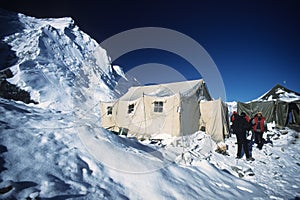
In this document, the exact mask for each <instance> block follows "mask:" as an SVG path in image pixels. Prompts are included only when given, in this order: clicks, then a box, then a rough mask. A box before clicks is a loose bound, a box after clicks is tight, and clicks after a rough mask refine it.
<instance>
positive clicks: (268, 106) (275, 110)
mask: <svg viewBox="0 0 300 200" xmlns="http://www.w3.org/2000/svg"><path fill="white" fill-rule="evenodd" d="M237 107H238V112H239V113H241V112H245V113H246V114H247V115H249V116H254V115H255V114H256V113H257V112H259V111H260V112H262V113H263V115H264V117H265V118H266V121H267V122H273V121H275V123H276V125H277V126H278V127H284V126H286V125H288V124H294V125H296V126H300V112H299V110H300V94H299V93H297V92H294V91H292V90H289V89H287V88H285V87H283V86H281V85H276V86H275V87H273V88H272V89H271V90H269V91H268V92H267V93H265V94H264V95H263V96H261V97H260V98H258V99H257V100H255V101H252V102H248V103H242V102H238V104H237Z"/></svg>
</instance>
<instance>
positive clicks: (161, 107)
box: [154, 101, 164, 112]
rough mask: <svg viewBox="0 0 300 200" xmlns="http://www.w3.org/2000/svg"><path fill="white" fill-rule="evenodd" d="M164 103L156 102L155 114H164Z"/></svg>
mask: <svg viewBox="0 0 300 200" xmlns="http://www.w3.org/2000/svg"><path fill="white" fill-rule="evenodd" d="M163 107H164V103H163V102H162V101H155V102H154V112H163Z"/></svg>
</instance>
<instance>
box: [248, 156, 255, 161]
mask: <svg viewBox="0 0 300 200" xmlns="http://www.w3.org/2000/svg"><path fill="white" fill-rule="evenodd" d="M246 160H247V161H254V160H255V159H254V158H252V157H250V158H246Z"/></svg>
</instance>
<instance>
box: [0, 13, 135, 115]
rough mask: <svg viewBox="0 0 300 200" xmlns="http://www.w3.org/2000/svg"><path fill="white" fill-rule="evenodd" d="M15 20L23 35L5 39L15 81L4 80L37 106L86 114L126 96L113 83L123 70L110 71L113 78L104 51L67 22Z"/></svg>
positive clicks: (20, 16) (108, 59)
mask: <svg viewBox="0 0 300 200" xmlns="http://www.w3.org/2000/svg"><path fill="white" fill-rule="evenodd" d="M18 17H19V20H20V22H21V23H22V25H23V30H22V31H20V32H17V33H15V34H13V35H9V36H7V37H5V38H4V42H6V43H7V44H9V45H11V46H12V50H13V51H15V52H16V56H17V57H18V61H17V63H16V64H15V65H14V66H12V67H11V70H12V71H13V73H14V75H15V76H14V77H13V78H11V79H8V81H9V82H10V83H12V84H15V85H18V86H19V87H20V88H22V89H25V90H26V91H29V92H30V93H31V97H32V99H33V100H34V101H36V102H39V104H38V106H41V107H44V108H51V109H56V110H62V111H72V110H73V109H74V108H77V107H79V105H80V107H82V108H83V107H84V106H87V108H86V109H88V108H91V106H94V105H96V104H97V103H98V102H99V101H100V100H106V101H108V100H111V99H114V98H116V97H117V96H119V95H120V94H121V93H123V92H125V91H126V88H122V89H124V90H125V91H120V90H118V88H116V86H117V85H118V83H117V81H118V78H119V77H124V76H125V75H124V73H123V72H122V70H121V69H120V68H117V67H114V68H115V69H117V70H118V73H117V74H115V73H114V69H113V68H112V66H111V64H110V58H109V57H108V56H107V53H106V51H105V50H104V49H103V48H101V47H100V46H99V44H98V43H97V42H96V41H95V40H93V39H92V38H90V37H89V36H88V35H87V34H85V33H84V32H82V31H80V30H79V28H78V27H77V26H76V25H75V24H74V21H73V20H72V19H71V18H60V19H53V18H52V19H37V18H34V17H28V16H25V15H22V14H18ZM126 81H127V82H128V85H131V83H130V81H128V79H126ZM133 82H134V81H132V83H133Z"/></svg>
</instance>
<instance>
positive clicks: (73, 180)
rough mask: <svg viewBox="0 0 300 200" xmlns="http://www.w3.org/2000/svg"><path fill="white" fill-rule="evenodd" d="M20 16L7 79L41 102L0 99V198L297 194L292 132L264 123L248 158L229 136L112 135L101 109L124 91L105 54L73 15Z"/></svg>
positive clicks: (297, 160)
mask: <svg viewBox="0 0 300 200" xmlns="http://www.w3.org/2000/svg"><path fill="white" fill-rule="evenodd" d="M19 17H20V21H21V22H22V23H23V24H25V26H24V27H25V29H24V30H22V31H21V32H18V33H15V34H14V35H10V36H7V37H6V38H5V40H4V41H5V42H7V43H9V44H10V45H11V46H12V48H13V49H14V50H15V51H16V54H17V56H18V58H19V60H18V62H17V63H16V64H15V65H14V66H11V70H12V71H13V73H14V77H13V78H11V79H10V80H9V81H10V82H11V83H14V84H17V85H18V86H20V87H21V88H23V89H25V90H27V91H30V92H31V95H32V98H34V99H35V100H38V102H39V104H37V105H33V104H24V103H22V102H15V101H13V100H6V99H2V98H0V113H1V118H0V133H1V134H0V171H1V173H0V191H1V193H0V199H28V198H30V199H220V198H224V199H294V198H296V197H297V198H299V196H300V190H299V187H300V177H299V176H300V175H299V166H300V156H299V153H298V152H299V151H300V149H299V148H300V145H299V133H298V132H296V131H293V130H291V129H288V128H285V129H283V130H278V129H275V128H272V127H274V126H273V125H272V124H269V125H268V127H269V128H268V129H269V131H268V132H267V133H266V134H265V137H266V139H267V137H268V138H270V140H271V141H272V142H273V143H272V144H271V143H268V144H266V145H264V147H263V149H262V150H261V151H260V150H258V149H256V148H254V149H253V157H254V158H255V159H256V160H255V161H253V162H248V161H246V160H245V158H242V159H239V160H237V159H235V157H236V150H237V146H236V144H235V142H236V138H235V136H234V135H233V136H231V137H230V138H228V139H226V140H225V141H224V142H223V143H222V144H216V143H215V142H214V141H213V140H212V139H211V138H210V136H209V135H206V134H205V133H204V132H201V131H199V132H196V133H194V134H193V135H190V136H182V137H171V136H168V135H161V134H160V135H157V136H156V137H153V138H151V139H149V140H144V141H138V140H137V139H136V138H130V137H128V138H127V137H123V136H122V137H121V136H118V135H115V134H113V133H111V132H109V131H107V130H105V129H103V128H101V127H100V119H101V117H100V113H99V110H98V109H97V106H98V104H97V103H98V102H99V101H100V100H106V99H109V98H115V97H116V96H117V95H118V92H120V93H121V92H124V91H117V92H116V91H115V90H114V89H115V88H114V86H116V85H118V84H119V83H118V82H117V80H116V77H115V76H114V75H113V74H112V68H111V66H110V65H109V57H108V56H107V54H106V51H105V50H104V49H102V48H101V47H100V46H99V45H98V44H97V43H96V41H94V40H93V39H91V38H90V37H89V36H88V35H86V34H85V33H83V32H81V31H80V30H79V28H78V27H77V26H76V25H75V24H74V22H73V20H71V18H62V19H36V18H31V17H27V16H24V15H19ZM66 32H67V33H66ZM113 70H115V72H117V74H119V76H121V77H123V78H124V79H125V78H126V76H125V77H124V76H123V72H122V70H121V68H118V67H115V66H113ZM128 80H129V82H127V84H130V81H131V80H132V79H128ZM120 88H122V87H120ZM234 105H236V103H233V104H232V107H233V106H234ZM232 107H231V108H230V109H231V110H232V109H233V108H232ZM219 146H225V147H227V148H228V149H227V151H226V154H220V153H218V152H216V148H218V147H219Z"/></svg>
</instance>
